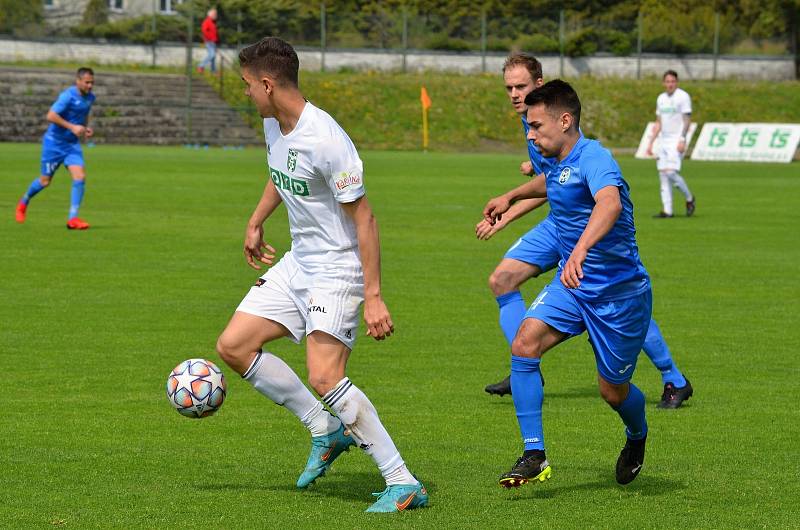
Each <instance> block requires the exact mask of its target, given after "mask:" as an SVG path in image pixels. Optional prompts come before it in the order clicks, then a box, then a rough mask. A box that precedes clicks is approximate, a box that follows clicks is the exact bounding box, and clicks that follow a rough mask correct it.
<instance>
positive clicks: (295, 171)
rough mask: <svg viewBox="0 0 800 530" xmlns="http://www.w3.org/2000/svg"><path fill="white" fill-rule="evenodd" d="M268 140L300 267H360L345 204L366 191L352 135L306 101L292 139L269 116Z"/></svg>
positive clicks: (271, 170)
mask: <svg viewBox="0 0 800 530" xmlns="http://www.w3.org/2000/svg"><path fill="white" fill-rule="evenodd" d="M264 138H265V140H266V142H267V164H268V166H269V175H270V178H271V179H272V182H274V183H275V187H276V188H277V190H278V193H279V194H280V196H281V199H282V200H283V203H284V204H285V205H286V209H287V210H288V212H289V230H290V232H291V235H292V254H293V255H294V256H295V258H296V260H297V261H298V263H299V264H301V266H302V267H303V268H305V269H307V270H313V269H318V268H326V269H327V268H329V267H330V265H332V264H333V263H336V264H339V265H345V266H358V265H359V264H360V260H359V259H358V256H359V254H358V238H357V237H356V228H355V223H354V222H353V220H352V219H351V218H350V217H349V216H348V215H347V214H346V213H345V211H344V210H343V209H342V207H341V206H340V203H348V202H353V201H355V200H357V199H358V198H360V197H361V196H363V195H364V193H365V190H364V179H363V172H364V169H363V164H362V162H361V159H360V158H359V157H358V152H357V151H356V148H355V146H354V145H353V142H352V141H351V140H350V137H349V136H347V133H346V132H344V130H343V129H342V128H341V127H340V126H339V124H338V123H336V121H335V120H334V119H333V118H331V116H330V115H329V114H328V113H327V112H325V111H323V110H321V109H319V108H317V107H315V106H314V105H312V104H311V103H309V102H306V106H305V108H304V109H303V112H302V114H301V115H300V119H299V120H298V121H297V125H295V127H294V129H293V130H292V131H291V132H290V133H289V134H287V135H283V134H282V133H281V129H280V125H279V124H278V121H277V120H276V119H274V118H265V119H264Z"/></svg>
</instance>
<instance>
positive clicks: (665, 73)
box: [661, 70, 678, 81]
mask: <svg viewBox="0 0 800 530" xmlns="http://www.w3.org/2000/svg"><path fill="white" fill-rule="evenodd" d="M668 75H671V76H672V77H674V78H675V80H677V79H678V72H676V71H675V70H667V71H666V72H664V75H662V76H661V80H662V81H663V80H664V79H666V78H667V76H668Z"/></svg>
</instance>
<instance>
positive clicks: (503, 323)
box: [497, 291, 527, 346]
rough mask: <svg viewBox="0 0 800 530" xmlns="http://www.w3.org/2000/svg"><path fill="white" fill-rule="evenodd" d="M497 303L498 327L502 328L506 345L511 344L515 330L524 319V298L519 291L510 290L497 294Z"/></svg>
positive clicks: (525, 308) (515, 334)
mask: <svg viewBox="0 0 800 530" xmlns="http://www.w3.org/2000/svg"><path fill="white" fill-rule="evenodd" d="M497 305H499V306H500V328H501V329H502V330H503V335H505V336H506V340H507V341H508V345H509V346H511V343H512V342H514V337H516V336H517V330H518V329H519V327H520V326H521V325H522V321H523V320H524V319H525V311H526V310H527V306H526V305H525V300H523V299H522V294H521V293H520V292H519V291H511V292H510V293H506V294H501V295H500V296H498V297H497Z"/></svg>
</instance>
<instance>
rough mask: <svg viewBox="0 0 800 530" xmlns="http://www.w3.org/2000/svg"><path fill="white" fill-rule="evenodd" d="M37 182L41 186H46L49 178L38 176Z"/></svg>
mask: <svg viewBox="0 0 800 530" xmlns="http://www.w3.org/2000/svg"><path fill="white" fill-rule="evenodd" d="M39 184H41V185H42V187H43V188H46V187H47V186H49V185H50V179H49V178H45V177H39Z"/></svg>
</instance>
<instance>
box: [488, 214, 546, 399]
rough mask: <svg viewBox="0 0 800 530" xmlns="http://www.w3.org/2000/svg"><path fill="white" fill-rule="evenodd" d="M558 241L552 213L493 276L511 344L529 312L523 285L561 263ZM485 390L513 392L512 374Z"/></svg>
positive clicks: (513, 248) (493, 287) (503, 326)
mask: <svg viewBox="0 0 800 530" xmlns="http://www.w3.org/2000/svg"><path fill="white" fill-rule="evenodd" d="M557 241H558V239H557V235H556V229H555V225H554V224H553V223H552V221H551V219H550V217H549V216H548V217H547V218H545V219H544V220H543V221H542V222H540V223H539V224H538V225H536V226H535V227H534V228H533V229H532V230H530V231H529V232H528V233H526V234H525V235H524V236H522V237H521V238H520V239H519V240H517V242H516V243H514V244H513V245H512V246H511V248H510V249H509V250H508V252H506V255H505V256H504V257H503V260H502V261H501V262H500V264H499V265H498V266H497V268H495V270H494V272H493V273H492V275H491V276H490V277H489V288H490V289H491V290H492V293H493V294H494V296H495V299H496V300H497V305H498V307H499V310H500V328H501V329H502V330H503V335H504V336H505V337H506V340H507V341H508V345H509V346H511V344H512V342H513V341H514V337H515V336H516V334H517V330H518V329H519V327H520V324H522V319H523V318H524V316H525V312H526V311H527V304H526V303H525V300H524V299H523V297H522V293H521V292H520V287H521V286H522V284H523V283H525V282H526V281H528V280H529V279H531V278H535V277H537V276H539V275H540V274H541V273H542V272H546V271H549V270H550V269H552V268H554V267H555V266H556V264H558V260H559V254H558V248H557V246H556V242H557ZM484 390H485V391H486V392H487V393H489V394H496V395H500V396H503V395H505V394H509V393H511V391H512V390H511V376H508V377H506V378H505V379H503V380H502V381H499V382H497V383H494V384H491V385H487V386H486V388H485V389H484Z"/></svg>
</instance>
